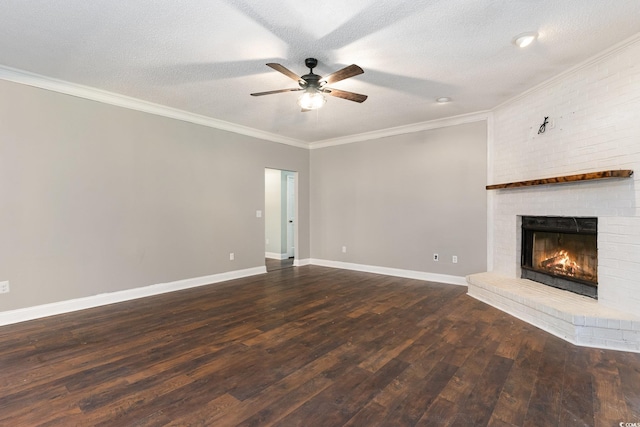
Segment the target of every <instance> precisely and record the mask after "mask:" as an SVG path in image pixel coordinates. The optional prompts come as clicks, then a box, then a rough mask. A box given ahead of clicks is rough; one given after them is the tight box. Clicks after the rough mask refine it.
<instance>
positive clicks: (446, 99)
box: [436, 96, 451, 104]
mask: <svg viewBox="0 0 640 427" xmlns="http://www.w3.org/2000/svg"><path fill="white" fill-rule="evenodd" d="M436 102H437V103H438V104H446V103H447V102H451V98H449V97H448V96H441V97H440V98H436Z"/></svg>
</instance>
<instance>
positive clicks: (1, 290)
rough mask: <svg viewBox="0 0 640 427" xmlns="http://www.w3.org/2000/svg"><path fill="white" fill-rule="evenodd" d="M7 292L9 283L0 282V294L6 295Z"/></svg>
mask: <svg viewBox="0 0 640 427" xmlns="http://www.w3.org/2000/svg"><path fill="white" fill-rule="evenodd" d="M7 292H9V281H8V280H7V281H6V282H0V294H6V293H7Z"/></svg>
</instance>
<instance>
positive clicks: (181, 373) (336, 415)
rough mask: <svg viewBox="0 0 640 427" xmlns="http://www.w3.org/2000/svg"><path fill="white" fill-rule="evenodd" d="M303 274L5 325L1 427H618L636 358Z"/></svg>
mask: <svg viewBox="0 0 640 427" xmlns="http://www.w3.org/2000/svg"><path fill="white" fill-rule="evenodd" d="M465 292H466V288H465V287H459V286H451V285H442V284H436V283H426V282H421V281H417V280H408V279H400V278H394V277H388V276H379V275H374V274H368V273H358V272H350V271H342V270H334V269H330V268H323V267H317V266H306V267H296V268H287V269H281V270H276V271H273V272H270V273H267V274H265V275H260V276H254V277H251V278H246V279H240V280H235V281H230V282H226V283H221V284H216V285H211V286H206V287H200V288H195V289H189V290H185V291H180V292H174V293H171V294H165V295H159V296H155V297H150V298H146V299H140V300H135V301H129V302H125V303H121V304H114V305H111V306H105V307H99V308H95V309H91V310H85V311H82V312H75V313H70V314H65V315H60V316H55V317H50V318H46V319H40V320H36V321H30V322H25V323H21V324H16V325H10V326H4V327H1V328H0V372H1V375H0V425H2V426H38V425H47V426H93V425H98V426H147V425H149V426H161V425H171V426H235V425H241V426H268V425H281V426H332V427H335V426H367V427H368V426H413V425H418V426H440V425H442V426H444V425H447V426H449V425H450V426H484V425H491V426H536V427H540V426H606V427H611V426H618V425H620V423H621V422H624V423H627V422H628V423H632V422H637V423H640V354H633V353H625V352H616V351H605V350H597V349H588V348H582V347H575V346H573V345H571V344H568V343H566V342H564V341H562V340H560V339H558V338H556V337H554V336H552V335H549V334H547V333H545V332H543V331H541V330H539V329H537V328H535V327H533V326H530V325H528V324H526V323H524V322H521V321H519V320H517V319H515V318H513V317H511V316H509V315H507V314H505V313H502V312H500V311H498V310H496V309H493V308H492V307H490V306H487V305H485V304H483V303H480V302H478V301H476V300H474V299H472V298H470V297H468V296H467V295H466V294H465Z"/></svg>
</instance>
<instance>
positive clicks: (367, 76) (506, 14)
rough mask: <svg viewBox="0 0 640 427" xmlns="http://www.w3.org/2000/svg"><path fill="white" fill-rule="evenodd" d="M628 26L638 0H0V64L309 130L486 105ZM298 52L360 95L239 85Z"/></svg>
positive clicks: (272, 80) (632, 30) (639, 27)
mask: <svg viewBox="0 0 640 427" xmlns="http://www.w3.org/2000/svg"><path fill="white" fill-rule="evenodd" d="M525 31H537V32H539V34H540V37H539V39H538V41H537V42H536V43H535V44H533V45H532V46H530V47H529V48H527V49H519V48H516V47H515V46H514V45H513V44H512V42H511V41H512V39H513V37H514V36H515V35H517V34H519V33H522V32H525ZM639 31H640V1H639V0H408V1H400V0H350V1H346V0H325V1H319V2H303V1H294V0H269V1H266V0H263V1H260V2H258V1H249V0H189V1H187V0H128V1H113V0H92V1H87V0H58V1H55V0H29V1H25V0H2V2H1V4H0V66H2V65H3V66H5V67H11V68H16V69H20V70H25V71H28V72H31V73H36V74H40V75H43V76H48V77H52V78H56V79H60V80H64V81H68V82H72V83H76V84H81V85H86V86H90V87H94V88H99V89H102V90H106V91H109V92H113V93H117V94H123V95H127V96H130V97H134V98H138V99H141V100H145V101H149V102H153V103H157V104H161V105H165V106H169V107H173V108H176V109H180V110H184V111H187V112H191V113H195V114H199V115H203V116H206V117H210V118H214V119H217V120H221V121H226V122H231V123H234V124H237V125H241V126H247V127H249V128H253V129H256V130H259V131H262V132H268V133H272V134H276V135H281V136H284V137H287V138H292V139H295V140H298V141H301V142H318V141H326V140H330V139H335V138H342V137H345V136H350V135H355V134H360V133H364V132H373V131H378V130H381V129H388V128H393V127H397V126H405V125H410V124H413V123H419V122H425V121H429V120H434V119H439V118H443V117H450V116H456V115H460V114H466V113H473V112H477V111H482V110H488V109H491V108H493V107H495V106H496V105H499V104H500V103H502V102H504V101H506V100H508V99H510V98H512V97H514V96H516V95H518V94H520V93H522V92H523V91H525V90H527V89H528V88H531V87H533V86H535V85H536V84H538V83H541V82H543V81H545V80H547V79H549V78H550V77H553V76H554V75H556V74H558V73H560V72H562V71H564V70H566V69H568V68H571V67H572V66H574V65H576V64H578V63H580V62H582V61H584V60H586V59H588V58H589V57H591V56H593V55H595V54H597V53H598V52H600V51H602V50H604V49H606V48H608V47H610V46H612V45H614V44H616V43H618V42H620V41H622V40H625V39H627V38H629V37H631V36H633V35H634V34H636V33H638V32H639ZM307 57H315V58H317V59H318V60H319V65H318V67H317V68H316V69H315V70H314V71H315V72H316V73H318V74H321V75H326V74H328V73H331V72H333V71H336V70H338V69H340V68H342V67H344V66H346V65H349V64H352V63H355V64H358V65H359V66H361V67H362V68H363V69H364V70H365V73H364V74H362V75H359V76H356V77H353V78H350V79H347V80H344V81H341V82H338V83H336V84H334V85H333V86H334V87H336V88H338V89H343V90H348V91H353V92H357V93H363V94H366V95H368V96H369V99H368V100H367V101H365V102H364V103H362V104H358V103H355V102H350V101H346V100H343V99H339V98H334V97H329V99H328V101H327V103H326V105H325V107H324V108H323V109H321V110H318V111H313V112H306V113H302V112H300V108H299V107H298V105H297V104H296V100H297V96H298V94H297V93H282V94H276V95H269V96H263V97H252V96H249V94H250V93H252V92H261V91H268V90H274V89H282V88H293V87H296V83H295V82H294V81H292V80H290V79H288V78H287V77H285V76H284V75H282V74H280V73H278V72H276V71H274V70H272V69H271V68H268V67H267V66H265V63H267V62H277V63H280V64H282V65H284V66H285V67H287V68H289V69H290V70H292V71H293V72H295V73H297V74H299V75H302V74H305V73H306V72H307V71H308V69H306V68H305V67H304V59H305V58H307ZM440 96H449V97H451V98H453V102H451V103H449V104H437V103H436V102H435V99H436V98H437V97H440Z"/></svg>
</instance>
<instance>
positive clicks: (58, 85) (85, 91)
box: [0, 66, 309, 148]
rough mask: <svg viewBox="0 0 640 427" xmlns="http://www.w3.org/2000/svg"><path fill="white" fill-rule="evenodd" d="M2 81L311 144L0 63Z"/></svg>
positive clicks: (269, 138)
mask: <svg viewBox="0 0 640 427" xmlns="http://www.w3.org/2000/svg"><path fill="white" fill-rule="evenodd" d="M0 80H7V81H10V82H14V83H20V84H23V85H27V86H33V87H37V88H40V89H45V90H50V91H53V92H59V93H63V94H66V95H71V96H76V97H78V98H84V99H89V100H92V101H97V102H102V103H104V104H109V105H115V106H118V107H123V108H128V109H130V110H136V111H142V112H144V113H149V114H154V115H157V116H163V117H167V118H170V119H175V120H181V121H183V122H189V123H194V124H197V125H202V126H207V127H210V128H215V129H219V130H224V131H228V132H233V133H237V134H240V135H246V136H250V137H253V138H258V139H264V140H267V141H272V142H277V143H280V144H286V145H291V146H294V147H298V148H309V144H308V143H306V142H302V141H299V140H297V139H293V138H287V137H284V136H281V135H276V134H273V133H269V132H264V131H260V130H257V129H253V128H250V127H247V126H241V125H237V124H234V123H230V122H225V121H223V120H217V119H213V118H211V117H206V116H202V115H200V114H195V113H190V112H188V111H184V110H179V109H177V108H171V107H166V106H164V105H160V104H155V103H153V102H148V101H143V100H141V99H137V98H132V97H129V96H125V95H120V94H117V93H113V92H108V91H105V90H101V89H96V88H93V87H89V86H84V85H80V84H76V83H71V82H67V81H64V80H58V79H54V78H51V77H46V76H43V75H40V74H35V73H31V72H28V71H24V70H19V69H16V68H11V67H5V66H0Z"/></svg>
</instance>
